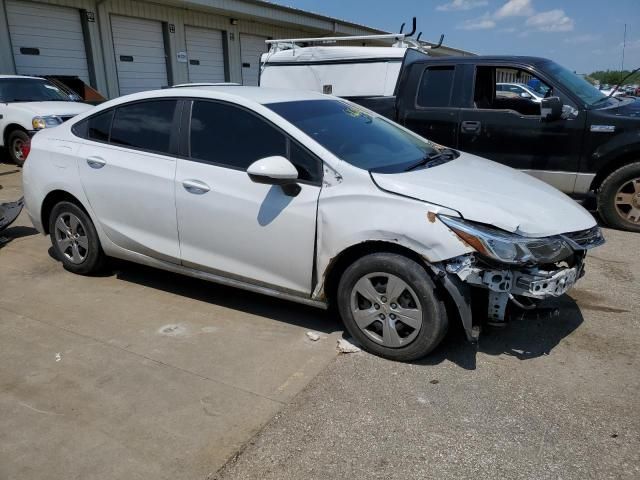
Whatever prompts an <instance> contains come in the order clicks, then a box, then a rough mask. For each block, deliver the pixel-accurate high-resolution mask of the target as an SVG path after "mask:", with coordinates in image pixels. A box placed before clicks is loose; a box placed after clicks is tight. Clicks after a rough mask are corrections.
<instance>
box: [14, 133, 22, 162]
mask: <svg viewBox="0 0 640 480" xmlns="http://www.w3.org/2000/svg"><path fill="white" fill-rule="evenodd" d="M23 145H24V141H22V139H20V138H16V139H15V140H14V141H13V145H12V146H11V147H12V150H13V157H14V158H15V159H16V160H19V161H22V160H23V157H24V154H23V153H22V147H23Z"/></svg>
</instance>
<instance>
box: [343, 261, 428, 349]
mask: <svg viewBox="0 0 640 480" xmlns="http://www.w3.org/2000/svg"><path fill="white" fill-rule="evenodd" d="M422 313H423V312H422V306H421V305H420V301H419V299H418V296H417V295H416V293H415V292H414V291H413V289H412V288H411V287H410V286H409V284H407V282H405V281H404V280H402V279H401V278H400V277H397V276H396V275H392V274H389V273H382V272H375V273H370V274H368V275H365V276H363V277H362V278H360V280H358V281H357V282H356V284H355V285H354V286H353V289H352V291H351V314H352V315H353V319H354V321H355V322H356V324H357V325H358V328H360V330H362V332H363V333H364V334H365V335H366V336H367V337H369V338H370V339H371V340H373V341H374V342H376V343H378V344H380V345H383V346H385V347H389V348H400V347H404V346H406V345H408V344H409V343H411V342H412V341H413V340H414V339H415V338H416V337H417V335H418V333H419V332H420V328H421V327H422Z"/></svg>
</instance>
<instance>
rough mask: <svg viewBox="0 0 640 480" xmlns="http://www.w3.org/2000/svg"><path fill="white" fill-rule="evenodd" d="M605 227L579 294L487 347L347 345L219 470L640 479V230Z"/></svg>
mask: <svg viewBox="0 0 640 480" xmlns="http://www.w3.org/2000/svg"><path fill="white" fill-rule="evenodd" d="M605 235H606V237H607V241H608V243H607V244H606V245H605V246H603V247H601V248H599V249H597V250H595V251H593V253H592V254H590V255H589V259H588V263H587V275H586V277H585V278H583V279H582V280H581V281H580V282H579V283H578V285H577V288H575V289H574V290H572V291H571V292H570V295H568V296H564V297H561V298H560V299H557V300H554V301H549V302H547V304H546V306H547V308H548V309H547V310H543V311H540V312H535V313H531V314H529V315H525V316H524V317H519V318H517V319H516V320H515V321H513V322H512V323H511V324H510V326H508V327H507V328H506V329H503V330H493V331H485V332H483V334H482V335H481V337H480V343H479V345H478V348H477V349H476V348H475V347H472V346H470V345H469V344H467V343H466V342H465V339H464V336H463V334H462V332H461V331H460V330H454V331H452V332H450V335H449V336H448V338H447V339H446V340H445V342H444V344H443V345H441V346H440V347H439V348H438V349H437V350H436V351H435V352H434V354H433V355H431V356H430V357H428V358H426V359H425V360H424V361H422V362H419V363H416V364H402V363H394V362H389V361H386V360H383V359H380V358H377V357H374V356H372V355H367V354H364V353H356V354H350V355H348V356H340V357H338V359H337V360H336V361H335V362H334V363H333V364H331V365H330V366H329V367H328V368H327V369H326V370H325V371H323V372H322V373H321V374H320V375H319V376H318V377H316V378H315V379H314V380H313V381H312V382H311V384H310V386H309V387H308V388H307V389H305V390H304V391H303V393H302V394H300V395H299V396H298V397H296V398H295V400H294V402H293V403H292V404H291V405H289V406H288V407H286V408H285V409H284V410H283V411H282V412H280V413H279V414H278V415H277V417H276V418H275V419H274V420H273V421H272V422H271V423H270V424H269V425H268V426H267V427H266V428H265V429H264V430H263V431H262V432H261V433H260V434H259V435H258V436H257V437H256V438H254V439H253V440H252V441H251V443H250V444H249V445H248V446H247V448H246V449H245V450H244V451H243V452H242V454H241V455H239V456H238V457H237V458H236V459H234V461H232V462H230V463H229V464H228V465H227V466H226V468H225V469H223V471H221V472H219V473H218V475H216V477H215V478H217V479H220V480H241V479H242V480H271V479H273V480H276V479H283V478H286V479H289V480H297V479H300V480H303V479H304V480H312V479H318V480H320V479H327V478H335V479H338V478H339V479H347V478H348V479H350V480H357V479H367V480H368V479H398V480H410V479H416V480H423V479H439V480H448V479H451V480H460V479H505V478H508V479H526V480H541V479H563V480H569V479H575V480H585V479H594V480H603V479H629V480H631V479H638V478H640V373H639V372H640V355H639V353H638V352H639V351H640V300H639V299H640V280H639V278H640V277H639V273H638V272H640V256H639V255H638V252H640V248H639V247H640V234H633V233H627V232H618V231H613V230H606V231H605ZM555 308H559V311H558V314H557V315H555V314H554V309H555Z"/></svg>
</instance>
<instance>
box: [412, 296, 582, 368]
mask: <svg viewBox="0 0 640 480" xmlns="http://www.w3.org/2000/svg"><path fill="white" fill-rule="evenodd" d="M583 321H584V318H583V316H582V312H581V311H580V308H579V307H578V304H577V303H576V302H575V301H574V300H573V299H572V298H571V297H569V296H568V295H563V296H562V297H559V298H552V299H548V300H545V301H544V302H542V303H541V304H540V306H539V308H537V309H536V310H531V311H522V310H518V311H516V312H514V313H513V314H512V315H511V319H510V321H509V322H508V323H507V324H506V325H505V327H503V328H494V327H487V326H484V327H483V330H482V333H481V334H480V338H479V340H478V343H477V344H476V345H473V344H471V343H469V342H468V341H467V340H466V337H465V336H464V332H463V331H462V328H461V327H459V326H458V325H457V324H456V325H453V328H451V329H450V331H449V334H448V335H447V337H446V338H445V340H444V341H443V342H442V344H440V346H439V347H438V348H437V349H436V350H435V351H434V352H433V353H432V354H431V355H429V356H427V357H425V358H424V359H421V360H419V361H417V362H415V363H416V364H418V365H438V364H440V363H442V362H443V361H445V360H447V361H450V362H453V363H455V364H456V365H458V366H460V367H462V368H464V369H466V370H475V369H476V357H477V354H478V352H481V353H484V354H486V355H494V356H498V355H509V356H511V357H515V358H517V359H518V360H530V359H533V358H538V357H541V356H544V355H549V354H550V352H551V351H552V350H553V349H554V348H555V347H556V346H557V345H558V344H559V343H560V342H561V341H562V340H563V339H564V338H566V337H567V336H569V335H570V334H571V333H572V332H573V331H574V330H576V329H577V328H578V327H579V326H580V325H581V324H582V322H583ZM456 323H457V322H456Z"/></svg>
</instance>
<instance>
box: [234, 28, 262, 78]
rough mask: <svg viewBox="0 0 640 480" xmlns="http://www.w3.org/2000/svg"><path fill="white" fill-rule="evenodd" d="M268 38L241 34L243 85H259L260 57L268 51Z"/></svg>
mask: <svg viewBox="0 0 640 480" xmlns="http://www.w3.org/2000/svg"><path fill="white" fill-rule="evenodd" d="M265 40H267V37H259V36H258V35H249V34H246V33H241V34H240V58H241V60H242V84H243V85H258V78H259V76H260V57H261V56H262V54H263V53H265V52H266V51H267V44H266V43H265Z"/></svg>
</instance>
